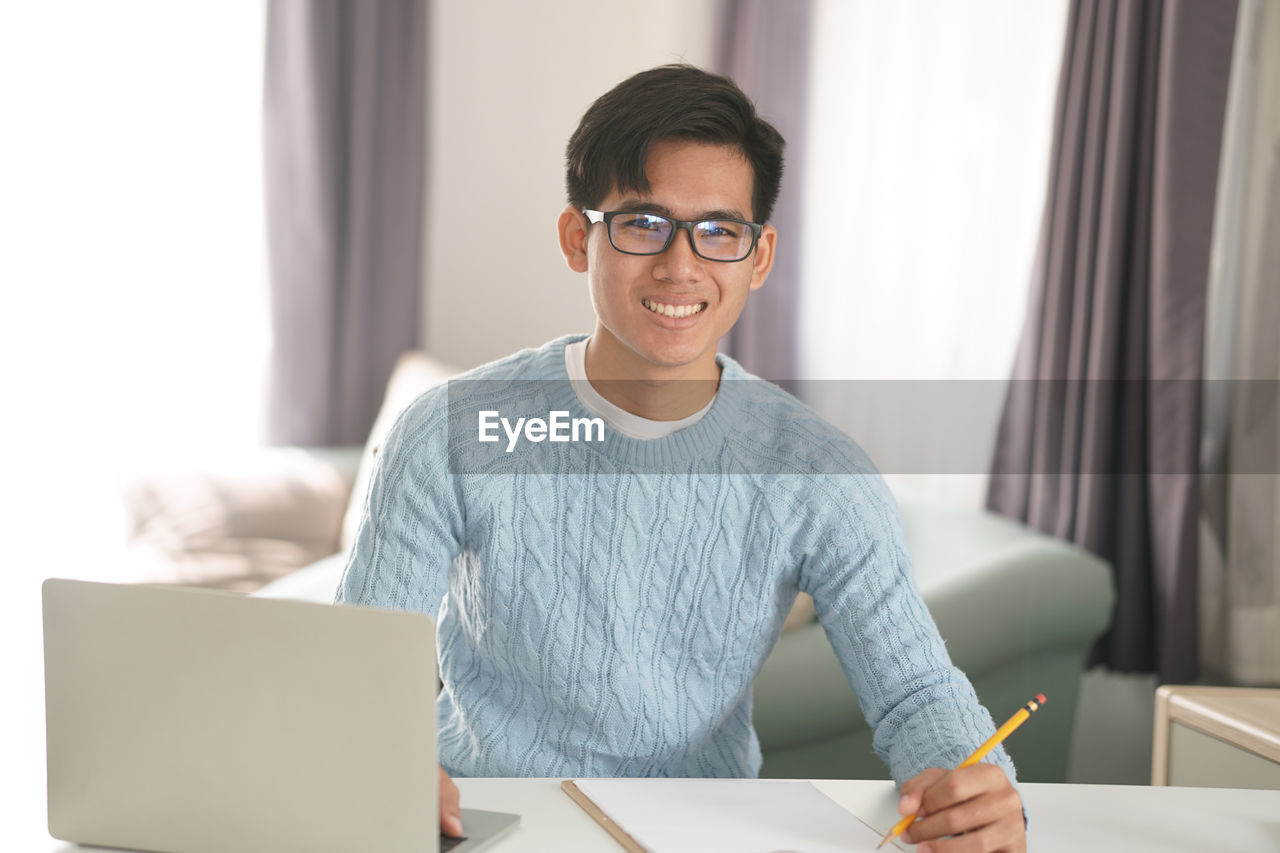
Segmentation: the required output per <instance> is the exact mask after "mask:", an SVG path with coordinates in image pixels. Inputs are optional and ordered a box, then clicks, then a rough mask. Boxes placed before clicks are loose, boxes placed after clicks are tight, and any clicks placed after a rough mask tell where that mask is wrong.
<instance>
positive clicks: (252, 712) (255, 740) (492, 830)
mask: <svg viewBox="0 0 1280 853" xmlns="http://www.w3.org/2000/svg"><path fill="white" fill-rule="evenodd" d="M44 652H45V715H46V738H47V747H48V769H49V773H48V782H49V792H48V793H49V833H50V834H51V835H52V836H53V837H55V838H59V839H62V840H65V841H74V842H79V843H81V844H91V845H98V846H103V847H120V848H127V849H134V850H154V851H165V853H224V851H237V853H240V852H241V851H271V852H272V853H278V851H293V850H305V851H342V853H350V851H353V850H378V851H414V853H421V851H430V852H431V853H434V851H436V850H438V849H453V850H456V851H457V852H458V853H475V851H479V850H482V849H484V848H485V847H487V846H489V845H490V844H491V843H492V842H493V841H494V840H495V839H497V838H498V837H499V836H500V835H502V834H503V833H506V832H509V831H510V830H511V829H512V828H514V827H515V825H516V824H517V823H518V822H519V820H520V818H519V817H518V816H517V815H513V814H502V813H497V812H483V811H477V810H473V809H464V810H463V812H462V823H463V828H464V830H465V832H466V837H467V840H466V841H465V842H462V843H460V844H457V846H455V847H450V846H449V844H450V843H451V842H452V841H453V839H447V840H446V838H445V836H443V835H442V834H441V833H440V823H439V817H438V814H437V812H438V809H439V801H438V799H437V796H438V795H437V785H438V782H439V779H438V772H439V771H438V770H437V769H436V768H437V762H436V726H435V721H436V707H435V698H436V675H435V673H436V669H435V626H434V624H433V623H432V620H431V619H430V618H429V617H427V616H424V615H422V614H417V613H400V612H391V611H385V610H374V609H370V608H360V607H335V606H331V605H324V604H313V603H307V602H300V601H288V600H283V599H265V598H253V597H247V596H244V595H241V594H239V593H232V592H216V591H210V590H200V589H191V588H183V587H162V586H151V585H122V584H103V583H88V582H82V581H67V580H48V581H46V582H45V584H44Z"/></svg>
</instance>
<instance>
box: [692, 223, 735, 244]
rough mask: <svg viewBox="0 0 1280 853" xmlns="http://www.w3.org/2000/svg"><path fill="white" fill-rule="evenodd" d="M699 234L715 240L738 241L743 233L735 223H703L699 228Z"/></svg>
mask: <svg viewBox="0 0 1280 853" xmlns="http://www.w3.org/2000/svg"><path fill="white" fill-rule="evenodd" d="M698 233H699V234H701V235H702V236H703V237H709V238H712V239H715V240H736V239H738V236H739V235H740V233H741V231H740V230H739V228H738V226H737V223H734V222H703V223H701V224H700V225H699V226H698Z"/></svg>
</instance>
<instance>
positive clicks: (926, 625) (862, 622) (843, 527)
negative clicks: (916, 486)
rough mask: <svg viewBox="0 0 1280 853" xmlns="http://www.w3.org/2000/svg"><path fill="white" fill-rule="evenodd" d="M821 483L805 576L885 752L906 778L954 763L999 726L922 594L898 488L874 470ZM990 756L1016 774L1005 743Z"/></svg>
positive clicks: (899, 777) (893, 769) (878, 747)
mask: <svg viewBox="0 0 1280 853" xmlns="http://www.w3.org/2000/svg"><path fill="white" fill-rule="evenodd" d="M818 488H819V491H820V492H821V494H818V495H815V497H816V498H817V499H818V500H817V504H818V505H819V506H820V507H821V508H822V510H821V513H822V514H821V516H820V518H819V520H818V522H817V525H816V530H815V534H816V536H817V538H816V539H815V541H814V542H813V546H812V548H811V551H810V553H809V554H807V555H806V556H805V558H804V560H803V562H802V567H801V574H800V585H801V588H802V589H804V590H805V591H806V592H808V593H809V594H810V595H812V596H813V598H814V604H815V607H816V609H817V612H818V617H819V619H820V620H821V623H822V626H823V629H824V630H825V631H826V634H827V638H828V639H829V640H830V642H831V645H832V648H833V649H834V650H835V653H836V656H837V657H838V658H839V661H840V665H841V667H842V668H843V670H844V673H845V676H846V677H847V678H848V680H849V684H850V686H851V687H852V688H853V691H854V693H855V694H856V695H857V697H858V703H859V705H860V706H861V707H862V712H863V715H864V716H865V717H866V719H867V723H868V724H869V725H870V726H871V728H872V729H873V731H874V737H873V745H874V748H875V751H876V754H877V755H878V756H879V757H880V760H881V761H883V762H884V763H885V764H886V765H887V766H888V768H889V771H890V773H891V774H892V776H893V779H894V781H895V782H896V783H897V784H898V785H901V784H902V783H903V782H905V781H906V780H907V779H910V778H912V777H913V776H915V775H916V774H918V773H919V772H920V771H922V770H924V769H926V768H928V767H942V768H951V767H955V766H956V765H958V764H960V762H962V761H963V760H964V759H965V758H967V757H968V756H969V754H970V753H972V752H973V750H974V749H976V748H977V747H978V746H980V745H981V744H982V743H983V741H985V740H986V739H987V738H988V737H989V736H990V735H991V734H992V733H993V732H994V731H995V725H994V723H993V721H992V719H991V715H990V714H989V713H988V712H987V710H986V709H985V708H983V707H982V705H981V704H980V703H979V701H978V697H977V695H976V694H975V692H974V689H973V685H972V684H971V683H970V682H969V679H968V678H967V677H966V676H965V675H964V673H962V672H961V671H960V670H959V669H957V668H956V667H955V666H953V665H952V663H951V659H950V656H949V655H948V654H947V650H946V646H945V645H944V644H943V641H942V638H941V637H940V636H939V634H938V629H937V627H936V625H935V624H934V621H933V617H932V616H930V614H929V611H928V609H927V608H926V607H925V605H924V602H923V601H922V600H921V598H920V593H919V591H918V590H917V589H916V586H915V582H914V581H913V579H912V577H911V562H910V558H909V557H908V555H907V551H906V546H905V541H904V538H903V532H902V524H901V520H900V518H899V516H898V511H897V506H896V504H895V503H894V501H893V498H892V495H891V494H890V493H889V490H888V487H887V486H886V485H885V483H884V481H883V479H881V478H880V476H879V475H878V474H874V473H868V474H855V475H848V476H840V477H828V478H821V480H820V482H819V484H818ZM984 760H985V761H988V762H991V763H995V764H998V765H999V766H1000V767H1001V768H1003V769H1004V771H1005V772H1006V773H1007V774H1008V776H1009V779H1010V781H1012V782H1016V776H1015V771H1014V767H1013V762H1012V761H1011V760H1010V759H1009V756H1008V754H1007V753H1006V752H1005V750H1004V748H1003V747H997V748H996V749H995V750H993V751H992V752H991V753H990V754H989V755H988V756H987V758H986V759H984Z"/></svg>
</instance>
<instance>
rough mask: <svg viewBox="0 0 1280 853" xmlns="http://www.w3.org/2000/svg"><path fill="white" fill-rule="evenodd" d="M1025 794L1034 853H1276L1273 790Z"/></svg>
mask: <svg viewBox="0 0 1280 853" xmlns="http://www.w3.org/2000/svg"><path fill="white" fill-rule="evenodd" d="M815 784H817V785H818V786H819V787H820V788H821V789H822V790H823V791H825V792H827V794H828V795H830V796H831V797H832V798H834V799H835V800H836V801H837V802H839V803H841V804H842V805H844V806H845V807H846V808H848V809H850V810H851V811H852V812H853V813H854V814H856V815H858V816H859V817H861V818H862V819H864V820H866V821H867V822H869V823H870V824H871V825H872V826H875V827H883V828H885V829H886V830H887V829H888V827H889V826H891V825H892V824H893V822H894V820H895V819H896V818H897V812H896V808H895V807H896V803H897V798H896V797H895V796H894V793H893V787H892V785H891V784H890V783H888V782H872V781H853V782H817V783H815ZM458 787H459V788H461V790H462V802H463V805H465V806H470V807H473V808H481V809H493V810H496V811H509V812H517V813H518V814H520V815H521V816H522V818H523V819H522V821H521V824H520V826H519V827H518V828H517V829H516V830H515V832H514V833H512V834H511V835H510V836H508V837H507V838H505V839H503V841H502V842H501V843H499V844H497V845H495V846H494V847H492V848H490V849H492V850H493V851H494V853H520V851H546V850H556V851H562V853H600V851H603V853H610V851H615V850H621V848H620V847H618V846H617V844H616V843H615V842H614V841H613V839H612V838H610V837H609V835H608V833H606V832H605V831H604V830H603V829H601V828H600V827H599V826H597V825H596V823H595V822H594V821H593V820H591V818H589V817H587V814H586V813H585V812H584V811H582V809H580V808H579V807H578V806H577V804H576V803H574V802H573V801H572V800H570V799H569V797H568V796H567V795H565V794H564V792H562V791H561V790H560V783H559V781H558V780H554V779H460V780H458ZM1022 790H1023V794H1024V797H1025V799H1026V804H1027V811H1028V813H1029V815H1030V818H1031V835H1030V842H1031V843H1030V849H1031V850H1032V851H1034V853H1055V851H1062V853H1068V851H1069V853H1079V851H1110V850H1116V851H1126V853H1145V851H1150V853H1181V852H1182V851H1187V853H1245V851H1248V853H1255V851H1257V852H1258V853H1260V852H1261V851H1272V852H1273V853H1274V851H1280V791H1259V790H1233V789H1226V788H1149V787H1140V786H1128V785H1052V784H1034V783H1028V784H1026V785H1023V786H1022ZM31 817H32V818H36V819H39V817H40V816H35V815H32V816H31ZM12 837H13V836H12V834H11V831H10V829H9V828H5V829H3V830H0V848H2V849H5V850H8V849H18V848H13V847H10V845H9V844H7V843H5V841H6V839H9V838H12ZM45 837H46V839H47V841H46V843H45V845H44V846H26V847H24V848H22V849H26V850H32V851H37V853H38V851H41V850H45V851H49V852H50V853H55V851H56V853H73V851H87V850H89V849H92V848H84V847H77V846H75V845H71V844H63V843H62V842H59V841H55V840H54V839H51V838H48V836H45Z"/></svg>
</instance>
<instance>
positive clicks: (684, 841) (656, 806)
mask: <svg viewBox="0 0 1280 853" xmlns="http://www.w3.org/2000/svg"><path fill="white" fill-rule="evenodd" d="M575 781H576V784H577V786H578V789H579V790H580V791H582V792H583V793H584V794H586V795H587V796H588V797H590V798H591V800H592V801H593V802H594V803H595V804H596V806H597V807H599V808H600V810H601V811H603V812H604V813H605V814H607V815H608V816H609V817H610V819H612V820H613V822H614V823H616V824H618V825H619V826H620V827H621V828H622V829H623V830H625V831H626V832H627V834H629V835H630V836H631V837H632V838H633V839H634V840H635V841H636V842H637V843H639V844H640V845H641V846H643V847H644V848H646V849H647V850H649V851H651V853H684V851H688V853H705V851H723V853H772V851H796V853H851V851H852V853H858V851H864V850H865V851H872V850H875V847H876V845H877V844H879V843H880V839H881V838H882V837H883V835H882V834H881V833H877V832H876V831H875V830H874V829H872V828H871V827H870V826H868V825H867V824H865V823H863V822H862V821H861V820H859V819H858V818H857V817H855V816H854V815H852V814H850V813H849V812H848V811H846V810H845V809H844V808H843V807H842V806H840V805H839V804H837V803H836V802H834V801H833V800H832V799H831V798H829V797H828V796H827V795H826V794H824V793H822V792H821V791H819V790H818V789H817V788H815V787H813V785H811V784H810V783H808V782H803V781H786V780H772V779H578V780H575ZM885 830H886V831H887V830H888V827H886V828H885ZM884 849H885V850H891V849H898V850H900V849H901V848H895V847H894V846H892V843H891V845H886V846H885V848H884Z"/></svg>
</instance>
